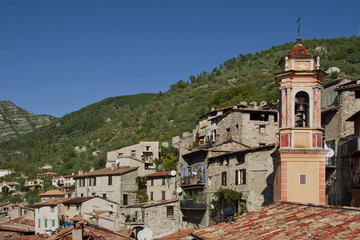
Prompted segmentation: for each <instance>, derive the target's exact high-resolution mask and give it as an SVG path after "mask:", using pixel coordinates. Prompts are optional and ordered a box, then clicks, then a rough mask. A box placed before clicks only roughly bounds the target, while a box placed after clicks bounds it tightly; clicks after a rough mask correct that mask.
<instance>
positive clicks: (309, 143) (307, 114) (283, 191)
mask: <svg viewBox="0 0 360 240" xmlns="http://www.w3.org/2000/svg"><path fill="white" fill-rule="evenodd" d="M279 65H280V66H281V68H282V71H281V72H280V73H278V74H277V75H276V83H277V84H279V85H280V99H279V132H278V137H279V139H278V143H279V145H278V148H277V150H276V151H275V152H274V153H273V154H272V157H273V163H274V202H299V203H314V204H325V161H326V151H325V150H324V149H323V131H324V130H323V128H322V127H321V92H322V89H323V87H322V82H321V80H320V79H321V78H322V77H324V76H325V75H326V74H325V73H324V72H323V71H321V70H320V58H319V57H315V56H313V55H312V54H311V53H310V52H309V51H308V50H307V49H306V48H305V47H304V46H303V45H302V44H301V40H300V38H298V40H297V43H296V44H295V46H294V48H293V49H292V50H291V52H290V53H289V54H288V55H287V56H286V57H285V58H283V59H282V60H281V61H280V63H279Z"/></svg>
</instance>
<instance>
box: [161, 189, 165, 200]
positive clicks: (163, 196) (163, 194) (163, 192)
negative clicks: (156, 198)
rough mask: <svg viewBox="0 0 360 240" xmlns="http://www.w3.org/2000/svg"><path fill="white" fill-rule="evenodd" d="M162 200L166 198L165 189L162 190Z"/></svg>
mask: <svg viewBox="0 0 360 240" xmlns="http://www.w3.org/2000/svg"><path fill="white" fill-rule="evenodd" d="M161 200H165V191H161Z"/></svg>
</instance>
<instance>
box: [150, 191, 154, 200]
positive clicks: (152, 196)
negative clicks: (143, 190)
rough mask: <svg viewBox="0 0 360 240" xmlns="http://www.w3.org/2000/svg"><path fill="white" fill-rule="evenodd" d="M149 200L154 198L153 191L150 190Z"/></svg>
mask: <svg viewBox="0 0 360 240" xmlns="http://www.w3.org/2000/svg"><path fill="white" fill-rule="evenodd" d="M150 200H151V201H152V200H154V192H150Z"/></svg>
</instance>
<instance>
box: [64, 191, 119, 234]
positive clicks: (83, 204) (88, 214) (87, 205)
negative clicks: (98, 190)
mask: <svg viewBox="0 0 360 240" xmlns="http://www.w3.org/2000/svg"><path fill="white" fill-rule="evenodd" d="M118 206H119V204H118V203H117V202H114V201H111V200H109V199H104V198H101V197H76V198H70V199H68V200H66V201H63V202H61V203H59V218H60V222H61V224H62V225H64V224H65V226H69V225H70V224H71V223H70V221H69V220H70V219H71V218H74V217H78V216H82V217H83V219H85V220H88V221H90V222H92V223H96V224H97V225H99V226H102V227H104V228H107V229H110V230H112V231H117V230H120V229H121V228H123V226H121V225H120V220H119V216H118V214H117V210H118Z"/></svg>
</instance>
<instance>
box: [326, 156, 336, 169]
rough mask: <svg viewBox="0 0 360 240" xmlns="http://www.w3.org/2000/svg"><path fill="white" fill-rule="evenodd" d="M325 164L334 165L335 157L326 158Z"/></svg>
mask: <svg viewBox="0 0 360 240" xmlns="http://www.w3.org/2000/svg"><path fill="white" fill-rule="evenodd" d="M326 166H327V167H336V159H335V157H331V158H326Z"/></svg>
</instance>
